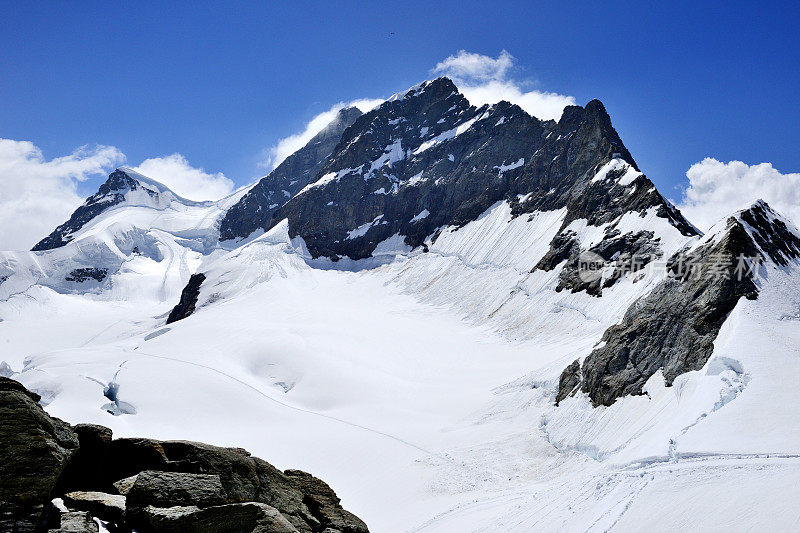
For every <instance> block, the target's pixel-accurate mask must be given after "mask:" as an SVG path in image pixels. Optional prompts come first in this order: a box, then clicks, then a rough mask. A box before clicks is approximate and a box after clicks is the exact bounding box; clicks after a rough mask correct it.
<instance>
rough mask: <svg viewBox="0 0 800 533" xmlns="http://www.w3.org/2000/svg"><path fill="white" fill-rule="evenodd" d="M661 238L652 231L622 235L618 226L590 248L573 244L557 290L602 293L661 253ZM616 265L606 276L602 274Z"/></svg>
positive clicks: (590, 293)
mask: <svg viewBox="0 0 800 533" xmlns="http://www.w3.org/2000/svg"><path fill="white" fill-rule="evenodd" d="M662 255H663V254H662V252H661V248H660V247H659V239H658V238H654V234H653V232H652V231H639V232H636V233H626V234H624V235H620V234H619V231H618V230H612V231H610V232H608V233H606V236H605V238H604V239H603V240H602V241H600V242H598V243H597V244H595V245H593V246H591V247H589V249H588V250H585V251H583V252H580V251H579V250H578V249H577V248H576V247H575V246H573V247H572V255H571V256H570V260H569V262H568V263H567V264H566V265H565V266H564V269H563V270H562V271H561V273H560V274H559V282H558V286H556V291H562V290H564V289H569V290H571V291H572V292H580V291H586V293H587V294H589V295H591V296H601V295H602V292H603V289H604V288H606V287H611V286H612V285H614V283H616V282H617V281H619V280H620V279H622V277H623V276H625V275H626V274H629V273H634V272H638V271H639V270H641V269H643V268H645V267H646V266H647V265H648V264H649V263H650V262H652V261H654V260H656V259H658V258H660V257H661V256H662ZM609 266H610V267H613V268H612V269H611V273H610V274H609V275H608V276H607V277H603V276H602V275H601V273H602V271H603V270H604V269H606V268H607V267H609Z"/></svg>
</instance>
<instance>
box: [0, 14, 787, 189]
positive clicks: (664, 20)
mask: <svg viewBox="0 0 800 533" xmlns="http://www.w3.org/2000/svg"><path fill="white" fill-rule="evenodd" d="M167 4H168V5H163V4H162V3H157V2H146V3H145V2H135V3H133V2H129V3H123V2H80V3H78V2H74V3H55V2H54V3H50V2H41V3H32V2H21V1H19V2H8V1H5V0H2V1H0V49H2V51H3V53H2V54H0V137H3V138H7V139H14V140H17V141H30V142H31V143H33V144H34V145H36V146H38V147H39V148H40V149H41V150H42V152H43V156H44V158H45V159H46V160H49V159H51V158H55V157H59V156H63V155H65V154H70V153H71V152H72V151H73V150H74V149H75V148H76V147H79V146H82V145H86V144H89V145H93V144H96V143H99V144H102V145H108V146H114V147H116V148H117V149H118V150H119V151H121V152H123V153H124V154H125V156H126V157H127V161H128V163H129V164H131V165H138V164H139V163H140V162H141V161H142V160H144V159H146V158H152V157H161V156H166V155H170V154H173V153H179V154H181V155H182V156H183V157H185V159H186V161H187V162H188V163H189V164H191V165H192V166H194V167H202V168H203V169H205V171H207V172H209V173H217V172H221V173H223V174H224V175H225V176H226V177H227V178H229V179H231V180H232V181H233V182H235V183H236V184H237V185H242V184H245V183H248V182H249V181H251V180H252V179H253V178H254V177H256V176H258V175H260V174H264V173H265V172H264V170H263V169H261V168H259V166H258V163H259V161H262V160H263V158H264V154H265V150H267V149H269V147H271V146H274V145H275V144H276V143H277V142H278V141H279V140H280V139H281V138H284V137H286V136H288V135H291V134H293V133H297V132H298V131H301V130H302V129H303V128H304V126H305V124H306V123H307V122H308V121H309V120H310V119H311V118H313V117H314V116H315V115H317V114H318V113H320V112H322V111H325V110H327V109H329V108H330V107H331V106H332V105H333V104H335V103H336V102H339V101H348V100H352V99H355V98H361V97H369V98H375V97H386V96H389V95H391V94H392V93H394V92H396V91H398V90H402V89H404V88H406V87H408V86H410V85H412V84H414V83H417V82H419V81H421V80H422V79H426V78H430V77H432V73H431V69H432V68H433V67H434V66H435V65H436V64H437V63H438V62H440V61H442V60H443V59H445V58H446V57H448V56H450V55H452V54H455V53H457V52H458V51H459V50H466V51H468V52H472V53H478V54H485V55H487V56H491V57H493V58H495V57H497V56H498V54H500V52H501V51H502V50H507V51H508V53H510V54H511V55H512V56H513V57H514V58H515V63H514V64H515V67H514V69H513V72H512V74H510V75H511V76H512V77H513V78H514V80H515V83H520V84H522V85H523V86H525V87H528V88H533V89H537V90H540V91H547V92H556V93H559V94H562V95H570V96H572V97H574V98H575V100H576V101H577V102H578V103H579V104H585V103H586V102H588V101H589V100H590V99H592V98H599V99H601V100H602V101H603V102H604V103H605V105H606V107H607V109H608V111H609V113H610V114H611V117H612V120H613V122H614V124H615V126H616V127H617V129H618V130H619V132H620V134H621V135H622V138H623V141H624V142H625V143H626V145H627V146H628V148H629V149H630V150H631V152H632V153H633V154H634V157H636V159H637V161H638V162H639V164H640V166H641V167H642V169H643V170H644V171H645V172H646V173H647V174H648V176H649V177H651V179H653V180H654V181H655V183H656V184H657V185H658V186H659V188H660V189H661V190H662V191H663V192H664V193H665V195H666V196H669V197H671V198H673V199H675V200H678V199H679V198H680V196H681V191H680V188H681V187H683V186H685V184H686V171H687V169H689V167H690V166H691V165H692V164H694V163H697V162H699V161H701V160H703V158H705V157H707V156H710V157H713V158H716V159H717V160H719V161H722V162H727V161H730V160H741V161H743V162H745V163H747V164H748V165H752V164H755V163H761V162H770V163H772V165H773V166H774V168H776V169H778V170H779V171H781V172H783V173H787V172H797V171H800V150H798V148H797V139H798V138H800V105H798V100H800V90H799V89H798V87H800V84H799V83H798V80H799V79H800V37H798V35H800V32H798V30H797V28H798V27H800V3H798V2H770V3H768V4H767V5H762V4H761V3H756V2H753V3H744V2H690V3H681V2H664V3H661V4H660V5H657V6H650V5H647V6H645V4H650V3H649V2H630V3H623V2H575V3H572V2H504V3H499V2H498V3H491V4H486V3H478V2H470V1H466V0H461V1H458V2H436V3H433V2H415V1H408V0H407V1H403V2H387V3H381V5H378V3H364V4H355V3H346V2H344V3H339V2H318V3H316V2H315V3H269V4H268V3H266V2H253V3H248V2H243V3H240V4H238V5H236V6H228V7H224V8H222V7H220V6H219V5H218V4H212V3H203V2H186V3H180V2H169V3H167ZM99 179H100V178H99V177H97V176H95V177H93V178H92V179H90V180H88V181H85V182H82V183H79V184H78V189H77V190H78V192H79V193H80V194H84V193H88V192H92V191H93V190H94V189H95V188H96V186H97V183H98V180H99Z"/></svg>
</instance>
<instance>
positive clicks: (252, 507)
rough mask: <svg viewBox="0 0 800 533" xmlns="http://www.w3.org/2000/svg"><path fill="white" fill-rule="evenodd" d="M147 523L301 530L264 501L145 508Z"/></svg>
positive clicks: (163, 530)
mask: <svg viewBox="0 0 800 533" xmlns="http://www.w3.org/2000/svg"><path fill="white" fill-rule="evenodd" d="M144 516H145V520H146V527H147V530H148V531H153V532H155V533H206V532H210V531H213V532H215V533H297V529H296V528H295V527H294V526H292V524H291V523H290V522H289V521H288V520H287V519H286V517H284V516H283V515H282V514H281V513H280V512H279V511H278V510H277V509H275V508H274V507H270V506H269V505H266V504H263V503H253V502H249V503H234V504H227V505H220V506H214V507H206V508H204V509H200V508H198V507H196V506H185V507H171V508H166V509H164V508H157V507H153V506H149V507H147V508H146V509H145V510H144Z"/></svg>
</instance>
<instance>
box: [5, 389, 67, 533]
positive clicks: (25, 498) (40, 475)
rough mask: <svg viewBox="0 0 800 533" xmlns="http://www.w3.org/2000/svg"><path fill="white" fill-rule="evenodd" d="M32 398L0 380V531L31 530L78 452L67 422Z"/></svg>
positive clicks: (23, 391)
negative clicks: (52, 414)
mask: <svg viewBox="0 0 800 533" xmlns="http://www.w3.org/2000/svg"><path fill="white" fill-rule="evenodd" d="M40 399H41V398H40V397H39V395H38V394H35V393H33V392H30V391H28V390H27V389H25V387H23V386H22V385H21V384H20V383H18V382H17V381H14V380H12V379H8V378H2V377H0V531H33V530H34V527H35V526H36V524H38V523H39V522H40V520H41V518H42V516H41V515H42V512H43V510H44V507H43V506H44V505H45V504H46V503H47V502H49V501H50V498H51V494H52V492H53V489H54V488H55V486H56V484H57V482H58V479H59V477H60V476H61V473H62V472H63V471H64V468H65V467H66V465H67V463H68V462H69V460H70V459H71V458H72V456H73V455H74V454H75V452H76V450H77V449H78V439H77V437H76V436H75V434H74V433H73V432H72V429H71V428H70V426H69V424H67V423H66V422H63V421H61V420H59V419H57V418H52V417H50V416H49V415H48V414H47V413H45V412H44V409H42V407H41V406H40V405H39V404H38V403H37V402H38V401H39V400H40Z"/></svg>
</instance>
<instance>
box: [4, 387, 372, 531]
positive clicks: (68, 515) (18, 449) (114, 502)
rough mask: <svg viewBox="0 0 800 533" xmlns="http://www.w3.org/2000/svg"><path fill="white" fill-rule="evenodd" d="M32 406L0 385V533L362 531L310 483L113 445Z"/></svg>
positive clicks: (261, 465) (107, 437)
mask: <svg viewBox="0 0 800 533" xmlns="http://www.w3.org/2000/svg"><path fill="white" fill-rule="evenodd" d="M38 400H39V398H38V396H37V395H36V394H34V393H32V392H29V391H27V390H26V389H25V388H24V387H23V386H22V385H21V384H19V383H17V382H16V381H13V380H11V379H8V378H2V377H0V415H2V416H0V442H2V443H3V444H2V447H0V531H3V532H28V531H30V532H33V531H42V530H48V529H49V530H50V531H61V532H65V533H66V532H72V533H75V532H97V531H98V527H97V524H96V523H95V522H94V521H93V518H98V519H100V520H102V521H104V522H106V523H108V527H109V529H110V530H111V531H130V528H133V529H135V530H136V531H141V532H175V531H181V532H198V533H200V532H206V531H231V532H233V531H235V532H251V531H252V532H254V531H258V532H262V533H268V532H275V533H292V532H294V533H296V532H305V533H317V532H323V531H324V532H326V533H337V532H338V533H366V532H367V526H366V525H365V524H364V523H363V522H362V521H361V520H359V519H358V518H357V517H356V516H355V515H353V514H352V513H349V512H348V511H346V510H344V509H342V507H341V505H340V504H339V498H338V497H337V496H336V493H334V491H333V490H332V489H331V488H330V487H329V486H328V485H327V484H326V483H325V482H323V481H322V480H320V479H317V478H316V477H314V476H312V475H311V474H308V473H305V472H301V471H299V470H287V471H285V472H281V471H280V470H278V469H277V468H275V467H274V466H272V465H271V464H269V463H267V462H266V461H263V460H262V459H259V458H257V457H252V456H251V455H250V454H249V453H248V452H247V451H246V450H242V449H239V448H219V447H216V446H210V445H207V444H202V443H197V442H186V441H158V440H153V439H144V438H129V439H113V438H112V433H111V430H110V429H108V428H105V427H102V426H94V425H81V424H79V425H77V426H75V427H70V426H69V425H68V424H66V423H65V422H62V421H60V420H58V419H55V418H51V417H50V416H48V415H47V413H45V412H44V410H43V409H42V408H41V407H40V406H39V405H38V403H37V401H38ZM54 497H60V498H62V500H63V503H64V505H65V506H66V507H65V508H61V509H59V508H58V507H57V506H54V505H53V504H51V499H52V498H54ZM65 509H66V510H65Z"/></svg>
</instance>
